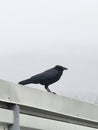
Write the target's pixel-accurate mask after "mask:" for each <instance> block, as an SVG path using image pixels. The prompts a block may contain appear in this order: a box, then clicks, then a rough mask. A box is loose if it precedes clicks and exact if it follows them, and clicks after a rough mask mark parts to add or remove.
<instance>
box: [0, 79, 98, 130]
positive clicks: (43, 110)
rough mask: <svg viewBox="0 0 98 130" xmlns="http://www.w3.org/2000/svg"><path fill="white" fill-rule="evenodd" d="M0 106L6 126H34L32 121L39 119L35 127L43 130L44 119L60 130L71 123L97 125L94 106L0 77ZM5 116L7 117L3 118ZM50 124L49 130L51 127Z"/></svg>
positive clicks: (17, 128) (13, 129)
mask: <svg viewBox="0 0 98 130" xmlns="http://www.w3.org/2000/svg"><path fill="white" fill-rule="evenodd" d="M0 108H2V110H1V115H2V114H4V113H8V114H6V115H5V118H4V119H2V117H1V118H0V120H1V124H2V123H3V124H4V123H5V124H7V126H8V130H20V128H27V129H28V128H30V129H33V127H34V129H37V123H36V122H40V123H38V124H39V126H38V130H39V129H41V130H42V129H44V130H46V128H47V127H49V126H46V125H45V123H46V124H47V122H48V121H49V122H50V125H51V124H52V125H53V124H55V126H58V129H57V128H56V130H59V125H61V126H62V128H61V126H60V128H61V130H63V129H65V128H66V129H68V128H69V127H70V128H71V129H70V130H72V129H73V125H74V126H75V127H76V128H77V126H78V127H79V128H81V127H83V129H84V128H86V130H88V129H87V128H89V129H90V128H92V130H94V129H98V106H96V105H93V104H89V103H85V102H80V101H78V100H73V99H70V98H65V97H61V96H57V95H53V94H49V93H47V92H43V91H40V90H36V89H32V88H27V87H23V86H21V85H15V84H13V83H9V82H6V81H0ZM7 116H11V117H10V118H9V121H7V120H6V121H5V122H4V120H5V119H6V117H7ZM29 120H30V121H29ZM44 122H45V123H44ZM55 122H56V123H55ZM33 123H34V124H33ZM43 125H44V128H43ZM55 126H54V127H55ZM51 128H52V127H50V128H49V130H54V129H51ZM81 130H82V128H81Z"/></svg>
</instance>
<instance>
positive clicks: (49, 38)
mask: <svg viewBox="0 0 98 130" xmlns="http://www.w3.org/2000/svg"><path fill="white" fill-rule="evenodd" d="M56 64H59V65H62V66H65V67H67V68H68V69H69V70H68V71H65V72H64V74H63V76H62V78H61V80H60V81H59V82H57V83H55V84H53V85H51V86H50V89H51V90H52V91H55V92H56V93H57V94H59V95H63V96H69V97H73V98H79V99H80V100H86V101H89V102H93V103H98V101H97V100H98V98H97V96H98V0H66V1H65V0H35V1H32V0H17V1H13V0H3V1H0V79H4V80H8V81H11V82H15V83H17V82H18V81H20V80H22V79H25V78H28V77H30V76H32V75H34V74H37V73H40V72H42V71H44V70H47V69H49V68H51V67H53V66H55V65H56ZM29 86H30V87H35V88H37V89H42V90H44V88H43V87H42V86H40V85H34V84H33V85H29Z"/></svg>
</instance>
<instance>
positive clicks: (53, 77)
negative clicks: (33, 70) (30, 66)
mask: <svg viewBox="0 0 98 130" xmlns="http://www.w3.org/2000/svg"><path fill="white" fill-rule="evenodd" d="M64 70H68V69H67V68H65V67H63V66H60V65H56V66H55V67H53V68H51V69H49V70H46V71H44V72H42V73H40V74H37V75H34V76H32V77H31V78H29V79H26V80H23V81H20V82H19V84H21V85H26V84H31V83H34V84H41V85H44V86H45V89H46V90H47V91H48V92H51V90H50V89H49V85H50V84H53V83H55V82H56V81H58V80H59V79H60V77H61V75H62V74H63V71H64ZM52 93H54V92H52ZM54 94H55V93H54Z"/></svg>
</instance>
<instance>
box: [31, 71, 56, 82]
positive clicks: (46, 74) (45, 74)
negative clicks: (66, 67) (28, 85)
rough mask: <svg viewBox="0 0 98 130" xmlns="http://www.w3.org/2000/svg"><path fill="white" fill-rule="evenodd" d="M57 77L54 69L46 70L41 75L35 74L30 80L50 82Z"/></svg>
mask: <svg viewBox="0 0 98 130" xmlns="http://www.w3.org/2000/svg"><path fill="white" fill-rule="evenodd" d="M57 75H58V71H57V70H55V69H50V70H47V71H45V72H43V73H40V74H37V75H35V76H32V77H31V79H32V80H35V81H36V82H37V81H39V82H40V81H42V80H51V79H53V78H55V77H56V76H57Z"/></svg>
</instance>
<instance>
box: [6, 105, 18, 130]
mask: <svg viewBox="0 0 98 130" xmlns="http://www.w3.org/2000/svg"><path fill="white" fill-rule="evenodd" d="M10 108H11V110H13V111H14V123H13V125H10V126H9V128H8V130H20V125H19V112H20V108H19V105H17V104H15V105H12V106H11V107H10Z"/></svg>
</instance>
